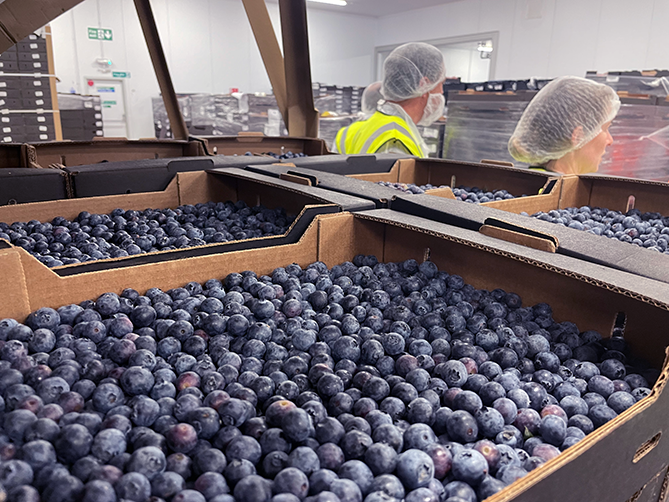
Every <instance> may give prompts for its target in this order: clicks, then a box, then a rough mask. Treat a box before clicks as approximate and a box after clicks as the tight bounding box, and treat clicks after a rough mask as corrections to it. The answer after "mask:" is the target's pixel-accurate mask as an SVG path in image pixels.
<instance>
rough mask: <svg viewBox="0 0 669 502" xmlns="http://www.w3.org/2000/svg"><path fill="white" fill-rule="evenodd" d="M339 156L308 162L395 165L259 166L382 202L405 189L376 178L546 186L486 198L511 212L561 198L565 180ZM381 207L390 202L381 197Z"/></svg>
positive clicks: (488, 168) (444, 194)
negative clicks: (385, 167)
mask: <svg viewBox="0 0 669 502" xmlns="http://www.w3.org/2000/svg"><path fill="white" fill-rule="evenodd" d="M337 157H346V156H338V155H332V156H328V157H324V158H323V159H322V161H320V162H319V161H316V162H315V163H312V164H309V167H314V168H318V169H322V170H324V171H325V170H332V171H339V170H341V171H343V170H351V168H352V166H358V168H360V169H365V170H368V171H369V170H371V169H375V168H376V167H377V166H383V165H384V164H386V165H391V166H392V167H391V168H390V170H389V171H387V172H373V173H370V172H368V173H367V174H355V175H348V176H347V177H346V178H344V177H342V176H340V175H338V174H332V173H330V172H327V173H326V172H322V173H321V172H319V171H316V170H314V169H306V168H304V167H291V166H290V164H288V163H286V164H282V165H274V166H263V167H261V168H259V169H258V170H257V172H264V173H267V174H273V175H275V176H276V175H281V174H282V173H290V174H293V175H304V176H306V177H311V178H314V179H317V180H318V181H317V183H318V186H320V187H322V188H328V189H330V190H336V191H343V192H345V193H349V194H351V195H356V196H358V197H365V198H372V199H374V200H376V201H377V202H381V200H382V199H385V200H391V199H392V198H394V197H395V196H398V195H400V194H402V193H403V192H401V191H399V190H394V189H392V188H388V187H384V186H382V185H379V184H378V183H377V182H378V181H389V182H393V183H414V184H416V185H424V184H427V183H431V184H433V185H436V186H438V185H447V186H451V185H453V186H460V185H466V186H470V187H471V186H478V187H479V188H481V189H484V190H500V189H506V190H508V191H509V192H511V193H514V192H515V194H519V195H522V194H523V193H526V194H532V193H534V194H538V193H539V192H541V195H530V196H527V197H516V198H515V199H509V200H504V201H495V202H486V203H484V204H481V205H483V206H488V207H495V208H499V209H504V210H505V211H511V212H522V211H525V210H527V209H528V208H531V207H533V205H534V204H536V201H537V200H546V201H549V202H547V203H554V204H558V203H559V199H560V189H561V184H562V180H561V177H559V176H551V175H550V174H546V173H536V172H533V171H528V170H526V169H515V168H510V167H503V166H496V165H488V164H474V163H465V162H453V161H444V160H437V159H415V158H404V159H399V160H396V161H395V162H392V157H390V159H389V158H388V156H386V157H383V156H378V155H377V156H373V155H370V156H367V155H365V156H362V157H360V159H356V156H351V157H350V158H349V159H348V160H346V161H345V162H344V161H343V160H339V161H338V160H337ZM329 159H333V160H334V162H333V164H332V166H334V167H332V169H329V167H328V160H329ZM300 160H304V162H300ZM309 160H310V159H298V160H297V161H296V162H295V164H296V165H297V164H299V165H300V166H302V165H307V164H308V161H309ZM388 160H390V162H388ZM370 165H371V167H370ZM347 178H348V179H347ZM427 193H428V194H429V195H430V196H437V197H440V198H447V199H453V198H454V195H453V192H452V191H451V189H450V188H448V187H447V188H441V189H435V190H428V191H427ZM405 195H406V194H405ZM409 197H410V195H409ZM465 204H466V203H465ZM467 205H470V204H467ZM378 207H385V206H384V204H383V203H381V205H378Z"/></svg>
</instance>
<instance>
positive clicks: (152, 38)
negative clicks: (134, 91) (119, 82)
mask: <svg viewBox="0 0 669 502" xmlns="http://www.w3.org/2000/svg"><path fill="white" fill-rule="evenodd" d="M134 2H135V8H136V9H137V15H138V16H139V22H140V24H141V25H142V31H143V32H144V39H145V40H146V45H147V47H148V48H149V54H150V55H151V62H152V63H153V69H154V71H155V72H156V77H157V78H158V85H159V86H160V92H161V94H162V96H163V101H164V103H165V109H166V110H167V116H168V117H169V119H170V127H171V128H172V134H173V135H174V138H175V139H182V140H186V139H188V128H187V127H186V122H185V121H184V118H183V115H182V114H181V110H180V109H179V100H178V99H177V94H176V92H175V91H174V85H173V84H172V77H171V76H170V70H169V68H168V67H167V59H166V58H165V52H164V51H163V45H162V43H161V42H160V36H159V35H158V27H157V26H156V19H155V17H154V16H153V10H152V9H151V3H150V1H149V0H134Z"/></svg>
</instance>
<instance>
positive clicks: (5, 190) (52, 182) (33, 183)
mask: <svg viewBox="0 0 669 502" xmlns="http://www.w3.org/2000/svg"><path fill="white" fill-rule="evenodd" d="M65 198H67V173H65V171H62V170H60V169H30V168H20V167H19V168H16V169H0V206H4V205H8V204H26V203H30V202H39V201H46V200H58V199H65Z"/></svg>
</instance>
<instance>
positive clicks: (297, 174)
mask: <svg viewBox="0 0 669 502" xmlns="http://www.w3.org/2000/svg"><path fill="white" fill-rule="evenodd" d="M286 174H288V175H290V176H295V177H298V178H306V179H307V180H309V182H310V183H309V186H314V187H317V186H318V178H317V177H316V176H312V175H311V174H305V173H300V172H297V171H288V172H287V173H286ZM281 179H283V178H281ZM290 181H293V180H290Z"/></svg>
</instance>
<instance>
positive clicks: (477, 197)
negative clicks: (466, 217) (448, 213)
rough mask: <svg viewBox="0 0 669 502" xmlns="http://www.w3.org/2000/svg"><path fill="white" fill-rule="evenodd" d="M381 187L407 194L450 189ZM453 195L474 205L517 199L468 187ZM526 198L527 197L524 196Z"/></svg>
mask: <svg viewBox="0 0 669 502" xmlns="http://www.w3.org/2000/svg"><path fill="white" fill-rule="evenodd" d="M377 183H378V184H379V185H382V186H384V187H388V188H394V189H395V190H399V191H401V192H404V193H407V194H418V193H425V192H426V191H427V190H435V189H438V188H448V185H440V186H435V185H431V184H429V183H428V184H427V185H420V186H419V185H414V184H413V183H392V182H390V181H377ZM453 195H455V198H456V199H459V200H461V201H464V202H469V203H472V204H483V203H484V202H493V201H498V200H508V199H514V198H515V197H514V196H513V195H511V194H510V193H509V192H507V191H506V190H495V191H493V192H485V191H483V190H481V189H480V188H478V187H466V186H459V187H457V188H454V189H453ZM522 197H525V195H522Z"/></svg>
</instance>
